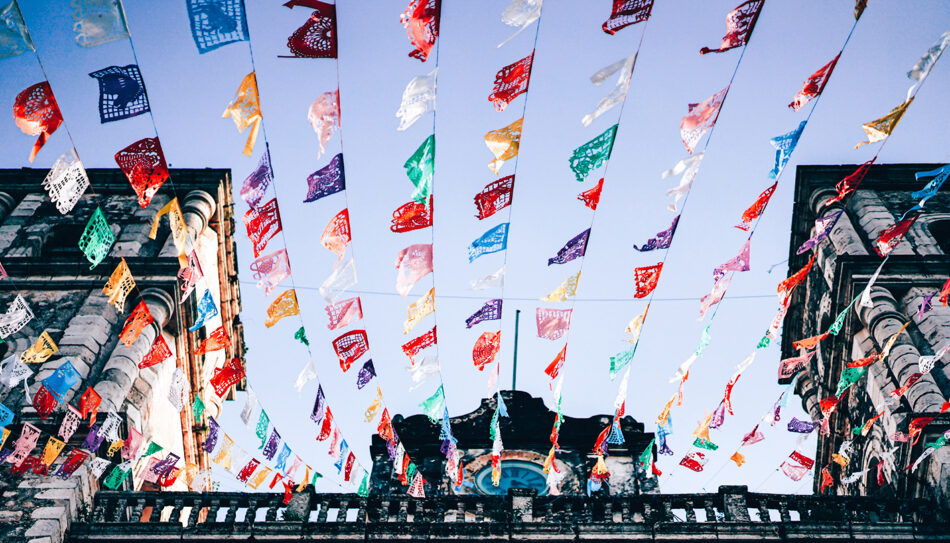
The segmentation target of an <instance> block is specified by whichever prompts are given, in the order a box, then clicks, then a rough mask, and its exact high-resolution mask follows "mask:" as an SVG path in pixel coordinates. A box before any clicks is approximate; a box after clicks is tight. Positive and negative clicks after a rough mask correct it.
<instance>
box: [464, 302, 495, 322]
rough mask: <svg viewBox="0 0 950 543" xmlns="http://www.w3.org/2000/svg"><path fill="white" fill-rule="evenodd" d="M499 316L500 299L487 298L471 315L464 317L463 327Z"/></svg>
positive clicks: (492, 319)
mask: <svg viewBox="0 0 950 543" xmlns="http://www.w3.org/2000/svg"><path fill="white" fill-rule="evenodd" d="M500 318H501V299H500V298H497V299H494V300H488V301H487V302H485V305H483V306H482V307H481V308H479V310H478V311H476V312H475V313H474V314H472V316H471V317H469V318H467V319H465V328H471V327H473V326H475V325H476V324H478V323H480V322H483V321H494V320H498V319H500Z"/></svg>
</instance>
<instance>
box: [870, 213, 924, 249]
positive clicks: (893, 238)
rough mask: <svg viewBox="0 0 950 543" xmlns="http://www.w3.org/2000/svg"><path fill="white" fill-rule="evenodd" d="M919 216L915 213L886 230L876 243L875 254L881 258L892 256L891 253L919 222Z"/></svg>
mask: <svg viewBox="0 0 950 543" xmlns="http://www.w3.org/2000/svg"><path fill="white" fill-rule="evenodd" d="M919 216H920V213H919V212H918V213H913V214H911V215H909V216H907V217H904V218H902V219H901V220H899V221H897V222H896V223H894V224H892V225H890V226H888V227H887V228H885V229H884V231H883V232H881V235H880V236H878V238H877V241H875V242H874V252H875V253H877V254H878V256H880V257H881V258H883V257H885V256H887V255H889V254H891V251H893V250H894V249H895V248H897V246H898V245H900V243H901V241H903V240H904V236H905V235H906V234H907V231H908V230H910V227H911V226H913V225H914V223H915V222H917V217H919Z"/></svg>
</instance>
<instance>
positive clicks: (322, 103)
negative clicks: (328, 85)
mask: <svg viewBox="0 0 950 543" xmlns="http://www.w3.org/2000/svg"><path fill="white" fill-rule="evenodd" d="M307 120H309V121H310V126H312V127H313V131H314V132H316V134H317V145H318V146H319V148H318V150H317V157H318V158H319V157H320V155H322V154H323V153H324V151H326V150H327V149H326V148H327V143H329V142H330V136H332V135H333V131H334V130H336V129H337V128H339V127H340V89H336V90H332V91H327V92H325V93H323V94H321V95H320V96H318V97H317V99H316V100H314V101H313V103H312V104H310V109H309V110H308V111H307Z"/></svg>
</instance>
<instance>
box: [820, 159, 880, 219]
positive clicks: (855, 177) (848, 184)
mask: <svg viewBox="0 0 950 543" xmlns="http://www.w3.org/2000/svg"><path fill="white" fill-rule="evenodd" d="M875 160H877V157H874V158H872V159H871V160H869V161H867V162H865V163H864V164H861V165H860V166H858V169H857V170H854V171H853V172H851V173H850V174H849V175H848V176H846V177H845V178H844V179H842V180H841V181H839V182H838V184H837V185H835V190H836V191H838V194H836V195H834V196H832V197H831V198H828V201H826V202H825V207H827V206H829V205H831V204H833V203H836V202H840V201H841V200H843V199H844V198H845V197H846V196H847V195H849V194H851V193H852V192H854V191H856V190H858V186H859V185H861V182H862V181H864V177H865V176H867V174H868V170H870V169H871V165H872V164H874V161H875Z"/></svg>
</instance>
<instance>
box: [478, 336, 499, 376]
mask: <svg viewBox="0 0 950 543" xmlns="http://www.w3.org/2000/svg"><path fill="white" fill-rule="evenodd" d="M499 349H501V330H499V331H497V332H485V333H483V334H482V335H480V336H478V339H477V340H475V347H474V348H473V349H472V361H474V362H475V369H477V370H478V371H482V370H484V369H485V366H486V365H488V364H491V363H492V362H493V361H494V360H495V355H497V354H498V350H499Z"/></svg>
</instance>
